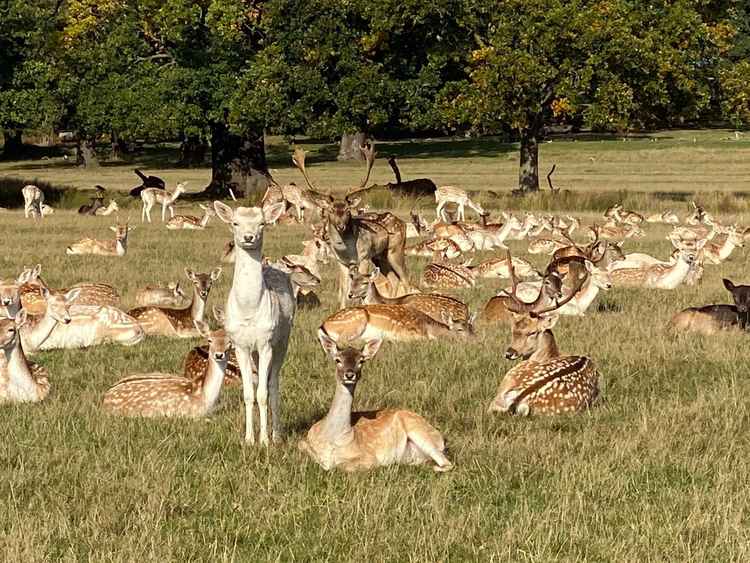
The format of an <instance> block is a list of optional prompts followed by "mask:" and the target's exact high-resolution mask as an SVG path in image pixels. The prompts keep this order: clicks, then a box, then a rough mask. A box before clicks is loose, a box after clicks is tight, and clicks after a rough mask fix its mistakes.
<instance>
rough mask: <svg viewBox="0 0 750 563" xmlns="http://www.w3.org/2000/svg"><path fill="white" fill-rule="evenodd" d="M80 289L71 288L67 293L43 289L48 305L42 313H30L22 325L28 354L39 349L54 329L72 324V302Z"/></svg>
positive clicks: (23, 341) (23, 343)
mask: <svg viewBox="0 0 750 563" xmlns="http://www.w3.org/2000/svg"><path fill="white" fill-rule="evenodd" d="M78 293H79V291H78V290H77V289H71V290H70V291H68V292H67V293H65V294H60V293H52V292H51V291H50V290H49V289H47V288H44V289H42V295H43V296H44V298H45V300H46V301H47V306H46V307H45V309H44V314H42V315H28V314H27V316H26V320H25V322H24V323H23V325H21V326H20V327H19V328H20V331H21V343H22V346H23V349H24V351H25V352H26V353H28V354H33V353H35V352H37V351H39V350H40V349H41V347H42V345H43V344H44V343H45V341H46V340H47V339H48V338H49V337H50V335H51V334H52V331H53V330H54V329H55V327H57V326H58V323H60V324H61V325H68V324H70V320H71V319H70V309H69V307H70V303H71V302H72V301H74V300H75V299H76V297H78Z"/></svg>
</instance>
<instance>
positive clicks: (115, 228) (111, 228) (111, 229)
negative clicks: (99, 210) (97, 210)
mask: <svg viewBox="0 0 750 563" xmlns="http://www.w3.org/2000/svg"><path fill="white" fill-rule="evenodd" d="M109 230H110V231H112V232H113V233H116V232H117V227H115V226H110V227H109Z"/></svg>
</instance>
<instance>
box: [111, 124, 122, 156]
mask: <svg viewBox="0 0 750 563" xmlns="http://www.w3.org/2000/svg"><path fill="white" fill-rule="evenodd" d="M110 142H111V148H110V155H109V159H110V160H114V161H120V160H122V153H123V142H122V141H121V140H120V136H119V135H118V134H117V131H112V133H111V135H110Z"/></svg>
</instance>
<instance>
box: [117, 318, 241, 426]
mask: <svg viewBox="0 0 750 563" xmlns="http://www.w3.org/2000/svg"><path fill="white" fill-rule="evenodd" d="M195 330H196V331H197V332H198V334H200V335H201V336H202V337H203V338H205V339H207V340H208V354H207V356H208V361H207V365H206V368H205V370H204V371H203V373H202V374H200V375H199V376H197V377H195V378H189V377H185V376H180V375H172V374H163V373H147V374H139V375H131V376H128V377H126V378H124V379H121V380H120V381H118V382H117V383H115V384H114V385H113V386H112V387H111V388H110V389H109V390H108V391H107V392H106V393H105V395H104V400H103V401H102V408H103V409H104V411H106V412H108V413H111V414H115V415H120V416H142V417H157V416H163V417H188V418H200V417H204V416H208V415H209V414H211V412H212V411H213V410H214V409H215V407H216V403H217V402H218V400H219V394H220V393H221V387H222V385H223V383H224V371H225V369H226V367H227V358H228V353H229V349H230V347H231V343H230V339H229V337H228V336H227V334H226V332H225V331H224V329H219V330H214V331H211V330H210V329H209V327H208V324H206V323H204V322H203V321H199V320H196V321H195Z"/></svg>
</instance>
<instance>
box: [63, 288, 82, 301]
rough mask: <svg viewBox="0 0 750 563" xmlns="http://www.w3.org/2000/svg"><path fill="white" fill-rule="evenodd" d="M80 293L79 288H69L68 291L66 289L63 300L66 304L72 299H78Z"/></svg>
mask: <svg viewBox="0 0 750 563" xmlns="http://www.w3.org/2000/svg"><path fill="white" fill-rule="evenodd" d="M80 294H81V289H80V288H76V289H71V290H70V291H68V293H66V294H65V302H66V303H68V304H70V303H72V302H73V301H75V300H76V299H78V296H79V295H80Z"/></svg>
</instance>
